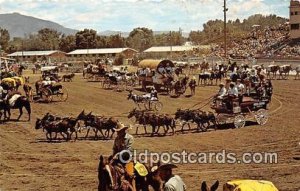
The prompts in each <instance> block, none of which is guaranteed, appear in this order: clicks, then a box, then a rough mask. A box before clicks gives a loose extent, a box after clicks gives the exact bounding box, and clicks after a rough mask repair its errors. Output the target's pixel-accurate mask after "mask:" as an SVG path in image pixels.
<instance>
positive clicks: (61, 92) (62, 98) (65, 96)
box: [57, 87, 69, 101]
mask: <svg viewBox="0 0 300 191" xmlns="http://www.w3.org/2000/svg"><path fill="white" fill-rule="evenodd" d="M57 96H59V99H60V101H67V99H68V96H69V95H68V90H67V88H65V87H62V88H61V89H60V90H59V91H58V93H57Z"/></svg>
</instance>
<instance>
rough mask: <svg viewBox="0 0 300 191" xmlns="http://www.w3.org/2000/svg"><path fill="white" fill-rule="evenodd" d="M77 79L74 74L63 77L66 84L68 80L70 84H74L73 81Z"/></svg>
mask: <svg viewBox="0 0 300 191" xmlns="http://www.w3.org/2000/svg"><path fill="white" fill-rule="evenodd" d="M74 77H75V74H74V73H72V74H65V75H63V77H62V79H63V81H64V82H65V81H66V80H67V81H68V82H72V79H73V78H74Z"/></svg>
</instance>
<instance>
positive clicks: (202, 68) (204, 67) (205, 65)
mask: <svg viewBox="0 0 300 191" xmlns="http://www.w3.org/2000/svg"><path fill="white" fill-rule="evenodd" d="M208 69H209V63H208V62H202V63H201V64H200V71H201V72H205V71H207V70H208Z"/></svg>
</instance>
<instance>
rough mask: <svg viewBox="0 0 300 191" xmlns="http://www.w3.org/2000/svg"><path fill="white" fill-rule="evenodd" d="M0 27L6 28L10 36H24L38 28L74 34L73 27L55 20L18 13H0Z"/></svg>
mask: <svg viewBox="0 0 300 191" xmlns="http://www.w3.org/2000/svg"><path fill="white" fill-rule="evenodd" d="M0 27H1V28H5V29H7V30H8V32H9V34H10V38H13V37H24V36H25V35H29V34H33V33H37V32H38V31H39V30H40V29H43V28H50V29H54V30H57V31H58V32H61V33H63V34H66V35H69V34H75V33H76V32H77V31H76V30H74V29H69V28H65V27H63V26H62V25H60V24H57V23H55V22H51V21H46V20H42V19H38V18H34V17H30V16H26V15H21V14H19V13H9V14H0Z"/></svg>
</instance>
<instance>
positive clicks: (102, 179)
mask: <svg viewBox="0 0 300 191" xmlns="http://www.w3.org/2000/svg"><path fill="white" fill-rule="evenodd" d="M112 160H113V159H112V157H111V156H110V157H108V158H107V157H105V158H104V157H103V156H102V155H100V157H99V164H98V191H108V190H115V191H149V187H152V188H153V189H154V191H160V188H161V182H160V180H158V179H156V178H155V177H156V176H157V172H151V171H150V170H149V169H150V168H149V167H147V166H146V165H144V167H145V169H146V171H147V173H146V175H144V174H143V175H140V173H139V172H138V170H137V169H136V168H134V172H133V173H134V176H133V178H132V177H130V176H128V174H127V172H126V170H125V169H124V167H123V165H122V164H120V163H118V162H114V161H112Z"/></svg>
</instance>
